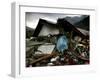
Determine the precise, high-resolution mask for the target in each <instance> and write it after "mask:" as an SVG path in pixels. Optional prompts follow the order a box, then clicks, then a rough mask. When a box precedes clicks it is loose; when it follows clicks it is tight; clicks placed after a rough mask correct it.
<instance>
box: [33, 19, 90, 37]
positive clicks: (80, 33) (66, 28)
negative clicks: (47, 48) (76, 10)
mask: <svg viewBox="0 0 100 80" xmlns="http://www.w3.org/2000/svg"><path fill="white" fill-rule="evenodd" d="M44 25H47V27H48V25H50V26H52V27H56V28H57V29H61V28H63V30H64V31H65V32H71V31H73V35H74V36H75V35H78V36H81V37H83V38H88V37H89V32H87V34H84V33H85V32H84V30H82V29H79V28H76V27H75V26H74V25H72V24H71V23H70V22H68V21H67V20H65V19H58V20H57V23H52V22H50V21H46V20H44V19H40V20H39V22H38V25H37V27H36V29H35V31H34V33H33V36H34V37H38V35H39V33H40V31H41V29H42V28H43V26H44Z"/></svg>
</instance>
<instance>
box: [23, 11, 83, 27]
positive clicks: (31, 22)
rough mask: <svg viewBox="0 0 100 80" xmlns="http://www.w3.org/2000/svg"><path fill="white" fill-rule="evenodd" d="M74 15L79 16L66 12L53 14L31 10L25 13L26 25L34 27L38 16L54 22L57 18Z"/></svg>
mask: <svg viewBox="0 0 100 80" xmlns="http://www.w3.org/2000/svg"><path fill="white" fill-rule="evenodd" d="M67 16H69V17H75V16H78V17H80V16H81V15H68V14H55V13H32V12H27V13H26V16H25V17H26V18H25V19H26V20H25V21H26V24H25V25H26V26H28V27H31V28H36V26H37V24H38V21H39V18H42V19H45V20H48V21H51V22H54V23H56V22H57V19H58V18H64V17H67Z"/></svg>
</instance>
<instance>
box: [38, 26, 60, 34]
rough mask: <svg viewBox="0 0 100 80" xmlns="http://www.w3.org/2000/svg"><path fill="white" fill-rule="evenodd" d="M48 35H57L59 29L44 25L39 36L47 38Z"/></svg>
mask: <svg viewBox="0 0 100 80" xmlns="http://www.w3.org/2000/svg"><path fill="white" fill-rule="evenodd" d="M49 34H52V35H53V34H59V29H57V28H56V27H54V26H51V25H44V26H43V27H42V29H41V31H40V33H39V36H47V35H49Z"/></svg>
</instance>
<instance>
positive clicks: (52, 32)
mask: <svg viewBox="0 0 100 80" xmlns="http://www.w3.org/2000/svg"><path fill="white" fill-rule="evenodd" d="M66 36H67V37H66ZM62 37H63V38H62ZM64 37H65V38H64ZM63 39H65V40H63ZM84 39H88V40H89V31H86V30H84V29H81V28H77V27H76V26H74V25H72V24H71V23H70V22H68V21H67V20H66V19H64V18H62V19H58V20H57V23H53V22H50V21H47V20H44V19H39V22H38V25H37V27H36V29H35V31H34V33H33V41H34V43H35V44H36V43H37V42H38V43H37V44H39V46H38V48H37V51H35V52H34V54H36V55H38V54H51V55H48V56H47V57H45V56H44V57H43V58H40V59H39V60H36V61H35V62H38V61H40V60H42V59H44V58H45V59H46V58H50V57H52V56H53V55H52V53H53V52H54V51H56V50H57V49H58V51H59V52H60V49H61V48H63V49H61V52H62V53H63V51H64V50H66V49H67V48H69V47H72V46H73V45H72V44H71V43H72V42H74V40H76V41H81V40H84ZM60 40H62V42H61V44H63V47H59V45H60V46H62V45H61V44H60ZM64 42H65V43H64ZM57 45H58V46H57ZM64 46H65V47H64ZM77 46H80V44H79V45H77ZM82 46H83V45H82ZM71 55H72V54H71ZM83 56H84V54H83ZM82 59H84V60H87V59H85V58H82ZM35 62H34V61H33V62H32V63H35Z"/></svg>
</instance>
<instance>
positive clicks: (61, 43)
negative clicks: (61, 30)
mask: <svg viewBox="0 0 100 80" xmlns="http://www.w3.org/2000/svg"><path fill="white" fill-rule="evenodd" d="M56 48H57V50H58V51H59V52H61V53H63V51H64V50H66V49H68V39H67V37H66V36H65V35H62V36H60V37H59V38H58V40H57V44H56Z"/></svg>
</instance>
